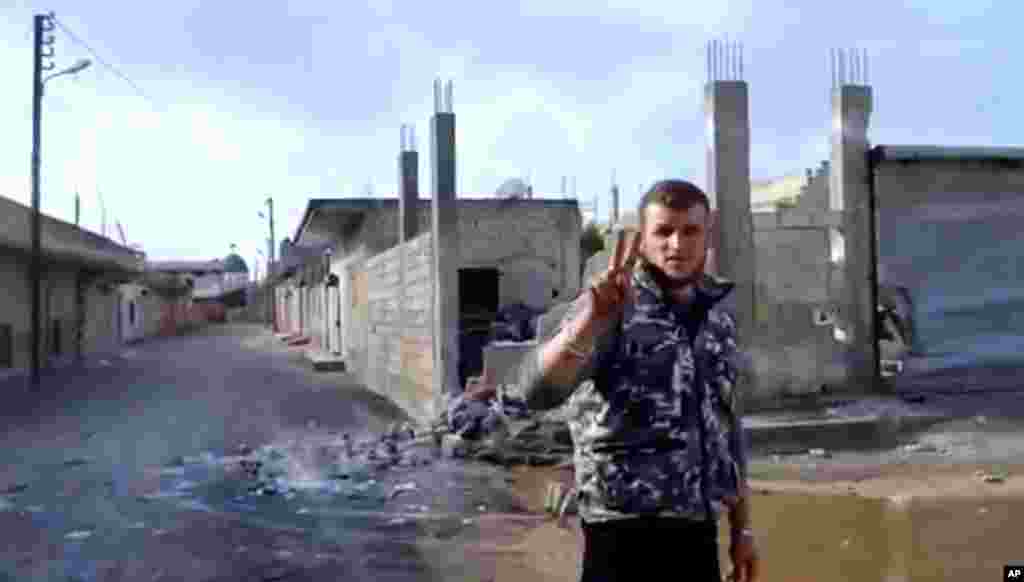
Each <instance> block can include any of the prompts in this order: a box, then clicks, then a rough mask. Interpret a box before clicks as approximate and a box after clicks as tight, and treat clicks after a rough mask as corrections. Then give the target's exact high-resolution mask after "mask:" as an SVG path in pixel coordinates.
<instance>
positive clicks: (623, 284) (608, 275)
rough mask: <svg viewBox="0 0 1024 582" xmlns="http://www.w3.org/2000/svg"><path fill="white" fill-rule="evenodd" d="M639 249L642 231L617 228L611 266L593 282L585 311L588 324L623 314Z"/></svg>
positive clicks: (584, 315)
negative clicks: (632, 231) (630, 234)
mask: <svg viewBox="0 0 1024 582" xmlns="http://www.w3.org/2000/svg"><path fill="white" fill-rule="evenodd" d="M639 250H640V236H639V233H634V234H633V235H632V236H627V234H626V231H625V230H619V231H618V234H617V237H616V241H615V250H614V251H613V252H612V256H611V258H610V259H609V260H608V269H607V270H606V271H605V272H603V273H601V274H600V275H598V276H596V277H594V279H593V280H592V281H591V282H590V288H589V290H588V292H589V293H590V301H589V302H588V307H587V309H586V310H585V311H584V312H583V317H584V319H585V320H586V323H588V324H589V323H592V324H598V325H600V324H604V323H607V322H609V321H611V320H614V319H616V318H617V317H618V316H619V314H621V313H622V309H623V305H625V302H626V300H627V299H629V298H630V296H631V291H632V272H633V265H634V264H635V263H636V259H637V257H638V255H639Z"/></svg>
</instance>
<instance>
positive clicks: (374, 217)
mask: <svg viewBox="0 0 1024 582" xmlns="http://www.w3.org/2000/svg"><path fill="white" fill-rule="evenodd" d="M458 214H459V242H460V248H459V257H460V264H459V268H463V269H464V268H481V267H482V268H489V267H494V268H497V269H498V271H499V273H500V276H501V280H500V283H499V285H498V287H499V293H500V297H499V302H500V304H501V305H509V304H512V303H525V304H527V305H530V306H533V307H537V308H541V309H544V308H547V307H550V306H551V305H553V304H555V303H559V302H561V301H566V300H567V299H571V298H572V297H574V296H575V295H576V294H577V293H579V289H580V260H581V259H580V244H579V240H580V233H581V230H582V228H581V218H580V213H579V209H578V208H574V207H571V206H545V205H541V204H531V203H530V202H529V201H514V200H513V201H499V200H459V209H458ZM429 230H430V207H429V205H421V207H420V213H419V231H418V232H429ZM396 244H398V210H397V209H396V208H392V207H387V208H382V209H380V210H377V211H373V212H370V213H368V214H367V216H366V219H365V220H364V221H363V223H362V225H361V226H360V227H359V228H357V229H356V230H355V232H354V233H352V234H351V235H350V236H348V237H346V238H345V239H344V240H342V241H341V244H340V245H339V248H338V249H337V251H336V255H335V256H336V257H337V258H336V259H335V264H336V265H344V264H349V263H350V262H351V261H352V260H353V259H354V258H355V257H358V256H367V257H368V256H373V255H376V254H379V253H381V252H383V251H385V250H386V249H390V248H393V247H394V246H395V245H396ZM334 271H335V272H336V273H339V277H340V276H341V273H342V272H343V270H342V269H341V268H340V267H335V268H334ZM342 284H343V285H344V281H343V282H342Z"/></svg>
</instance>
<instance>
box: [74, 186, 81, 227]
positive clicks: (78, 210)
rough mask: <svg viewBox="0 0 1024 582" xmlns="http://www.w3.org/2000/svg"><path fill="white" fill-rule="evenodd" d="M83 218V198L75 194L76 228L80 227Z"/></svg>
mask: <svg viewBox="0 0 1024 582" xmlns="http://www.w3.org/2000/svg"><path fill="white" fill-rule="evenodd" d="M81 217H82V197H81V196H79V195H78V192H75V226H78V225H79V220H80V219H81Z"/></svg>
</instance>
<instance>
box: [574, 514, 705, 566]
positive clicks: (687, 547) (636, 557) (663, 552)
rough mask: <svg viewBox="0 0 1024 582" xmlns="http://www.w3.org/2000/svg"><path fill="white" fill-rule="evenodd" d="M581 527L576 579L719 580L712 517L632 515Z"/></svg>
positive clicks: (584, 523) (585, 523) (584, 524)
mask: <svg viewBox="0 0 1024 582" xmlns="http://www.w3.org/2000/svg"><path fill="white" fill-rule="evenodd" d="M581 525H582V528H583V539H584V544H583V574H582V576H581V577H580V580H581V582H613V581H618V580H630V581H635V580H678V581H680V582H683V581H691V580H692V581H694V582H721V580H722V576H721V573H720V571H719V565H718V527H717V524H715V522H713V521H690V520H687V519H676V518H664V517H662V518H658V517H637V518H631V519H623V520H617V521H610V522H603V523H591V524H588V523H587V522H585V521H583V522H582V524H581Z"/></svg>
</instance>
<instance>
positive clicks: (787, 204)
mask: <svg viewBox="0 0 1024 582" xmlns="http://www.w3.org/2000/svg"><path fill="white" fill-rule="evenodd" d="M797 202H798V201H797V197H796V196H787V197H785V198H780V199H779V200H777V201H776V202H775V206H776V208H785V209H789V208H796V205H797Z"/></svg>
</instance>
